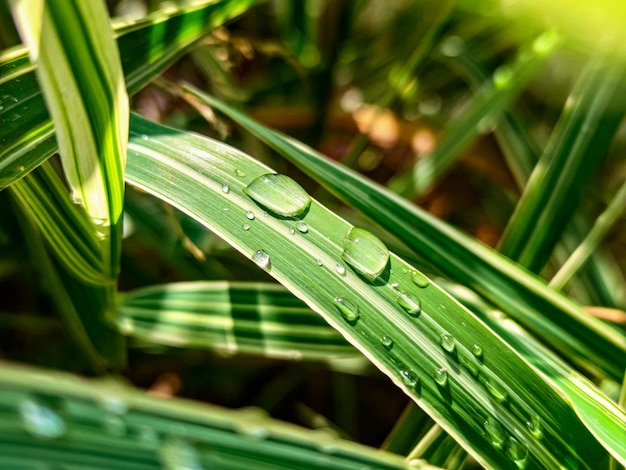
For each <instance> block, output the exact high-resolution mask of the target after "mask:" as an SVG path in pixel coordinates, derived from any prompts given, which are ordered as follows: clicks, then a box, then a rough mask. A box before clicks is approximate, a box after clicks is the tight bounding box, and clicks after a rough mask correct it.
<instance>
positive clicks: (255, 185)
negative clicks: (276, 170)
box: [243, 173, 311, 218]
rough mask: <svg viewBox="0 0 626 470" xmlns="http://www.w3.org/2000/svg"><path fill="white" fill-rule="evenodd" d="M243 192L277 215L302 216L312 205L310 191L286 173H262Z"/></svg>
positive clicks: (286, 216) (287, 216)
mask: <svg viewBox="0 0 626 470" xmlns="http://www.w3.org/2000/svg"><path fill="white" fill-rule="evenodd" d="M243 192H244V193H246V194H247V195H248V196H250V197H251V198H252V200H253V201H254V202H256V203H257V204H258V205H259V206H261V207H263V208H264V209H267V210H268V211H270V212H271V213H272V214H273V215H275V216H277V217H285V218H300V217H302V216H303V215H304V214H305V213H306V212H307V211H308V210H309V206H310V205H311V197H310V196H309V195H308V193H307V192H306V191H305V190H304V189H303V188H302V186H300V185H299V184H298V183H296V182H295V181H294V180H293V179H291V178H290V177H288V176H286V175H279V174H272V173H268V174H266V175H261V176H259V177H258V178H255V179H254V180H253V181H252V182H251V183H250V184H249V185H248V186H246V187H245V188H244V190H243Z"/></svg>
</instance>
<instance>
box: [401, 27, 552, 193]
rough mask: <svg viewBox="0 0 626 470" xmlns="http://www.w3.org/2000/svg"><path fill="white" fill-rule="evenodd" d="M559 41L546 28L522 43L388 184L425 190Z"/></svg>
mask: <svg viewBox="0 0 626 470" xmlns="http://www.w3.org/2000/svg"><path fill="white" fill-rule="evenodd" d="M559 42H560V41H559V37H558V35H557V34H556V33H554V32H553V31H548V32H544V33H543V34H542V35H540V36H539V37H537V38H536V39H535V40H534V41H533V42H532V43H531V44H530V45H525V46H524V47H522V49H521V50H520V52H519V54H518V56H517V57H516V58H515V59H514V60H513V61H512V62H511V63H509V64H506V65H503V66H501V67H500V68H498V69H497V70H496V72H495V73H494V75H493V77H492V79H491V80H490V81H489V82H487V83H486V84H485V85H483V86H482V87H481V89H480V90H479V92H478V93H477V94H476V96H475V97H474V99H473V101H472V103H471V105H470V106H469V108H468V109H467V110H466V111H465V112H464V114H463V116H461V117H460V118H459V119H458V120H456V121H454V122H452V123H450V125H449V126H448V127H447V128H446V131H445V134H444V135H443V136H442V137H441V138H440V139H439V141H438V143H437V147H436V148H435V150H434V151H433V152H432V153H431V154H429V155H426V156H425V157H424V158H421V159H419V160H418V161H417V162H416V163H415V165H414V166H413V168H412V169H410V170H409V172H408V173H405V174H402V175H400V176H397V177H395V178H393V179H392V180H391V181H390V182H389V188H390V189H391V190H393V191H395V192H397V193H399V194H401V195H402V196H405V197H407V198H409V199H412V198H413V197H415V196H418V195H420V194H423V193H425V192H426V191H428V190H429V189H430V188H431V187H432V185H433V184H434V183H435V181H436V180H437V179H438V178H440V177H441V176H442V175H443V174H444V173H445V172H446V171H448V170H449V168H450V166H451V165H452V164H453V163H454V161H455V159H456V158H458V157H459V156H460V155H461V152H463V150H465V149H466V148H467V147H468V146H469V145H470V144H471V143H472V142H473V141H474V140H475V139H476V138H477V137H478V136H479V135H480V129H481V123H483V124H485V123H486V122H487V121H489V122H494V123H496V122H497V121H498V119H499V118H500V116H501V114H502V113H503V111H504V110H505V109H506V108H507V107H508V106H509V105H510V103H511V102H512V101H513V100H514V99H515V98H516V97H517V95H518V94H519V93H520V91H521V90H522V88H523V87H524V86H525V85H526V84H527V83H528V81H529V80H530V79H531V78H532V76H533V75H534V73H535V72H536V71H537V69H538V68H539V67H540V65H541V64H542V63H543V61H544V60H545V59H546V57H548V56H549V55H550V54H551V53H552V52H553V51H554V50H555V49H556V47H557V45H558V44H559Z"/></svg>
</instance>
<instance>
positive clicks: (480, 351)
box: [472, 344, 483, 359]
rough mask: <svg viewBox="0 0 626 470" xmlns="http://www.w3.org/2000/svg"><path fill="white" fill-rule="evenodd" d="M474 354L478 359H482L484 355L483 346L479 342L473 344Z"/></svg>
mask: <svg viewBox="0 0 626 470" xmlns="http://www.w3.org/2000/svg"><path fill="white" fill-rule="evenodd" d="M472 354H473V355H474V357H476V358H477V359H482V357H483V348H481V347H480V346H479V345H478V344H473V345H472Z"/></svg>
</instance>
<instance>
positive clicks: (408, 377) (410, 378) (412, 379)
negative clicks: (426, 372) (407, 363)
mask: <svg viewBox="0 0 626 470" xmlns="http://www.w3.org/2000/svg"><path fill="white" fill-rule="evenodd" d="M400 379H402V382H403V383H404V385H406V386H407V387H415V386H416V385H417V383H418V382H419V378H418V377H417V375H415V372H413V371H412V370H411V369H402V370H401V371H400Z"/></svg>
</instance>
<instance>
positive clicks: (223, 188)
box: [222, 183, 230, 194]
mask: <svg viewBox="0 0 626 470" xmlns="http://www.w3.org/2000/svg"><path fill="white" fill-rule="evenodd" d="M222 192H223V193H224V194H228V193H229V192H230V187H229V186H228V185H227V184H226V183H224V184H223V185H222Z"/></svg>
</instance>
